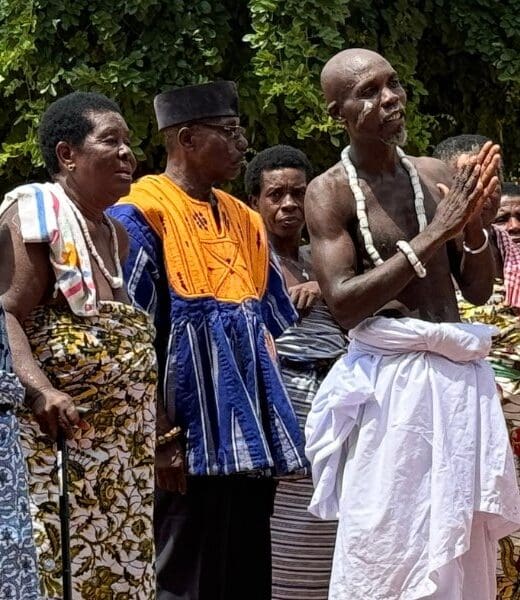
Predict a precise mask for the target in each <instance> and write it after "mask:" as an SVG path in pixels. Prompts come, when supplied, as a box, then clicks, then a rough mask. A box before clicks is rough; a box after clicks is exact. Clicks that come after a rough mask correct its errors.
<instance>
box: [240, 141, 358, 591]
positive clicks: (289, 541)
mask: <svg viewBox="0 0 520 600" xmlns="http://www.w3.org/2000/svg"><path fill="white" fill-rule="evenodd" d="M311 174H312V170H311V165H310V163H309V161H308V159H307V157H306V156H305V154H304V153H303V152H301V151H300V150H297V149H296V148H292V147H291V146H273V147H271V148H267V149H266V150H263V151H262V152H259V153H258V154H257V155H256V156H255V157H254V158H253V160H252V161H251V162H250V163H249V164H248V166H247V170H246V174H245V179H244V182H245V188H246V192H247V194H248V200H249V202H250V204H251V206H253V208H255V209H256V210H258V212H259V213H260V215H261V216H262V219H263V221H264V223H265V226H266V228H267V233H268V235H269V241H270V243H271V247H272V249H273V250H274V253H275V254H276V256H277V257H278V259H279V261H280V264H281V267H282V271H283V274H284V277H285V282H286V283H287V287H288V289H289V294H290V295H291V299H292V301H293V303H294V305H295V306H296V308H297V309H298V312H299V314H300V319H299V321H298V322H297V323H296V324H295V325H293V326H292V327H290V328H289V329H287V330H286V331H285V332H284V333H283V334H282V335H281V336H280V337H279V338H278V339H277V340H276V349H277V351H278V355H279V357H280V361H281V364H282V375H283V381H284V384H285V387H286V388H287V391H288V392H289V396H290V398H291V402H292V404H293V406H294V408H295V410H296V414H297V415H298V420H299V422H300V427H301V429H302V431H303V428H304V426H305V420H306V418H307V414H308V412H309V410H310V407H311V404H312V400H313V398H314V395H315V394H316V391H317V390H318V388H319V386H320V383H321V382H322V381H323V378H324V377H325V375H326V374H327V372H328V370H329V369H330V367H331V366H332V365H333V364H334V362H335V361H336V359H337V358H338V357H339V356H341V355H342V354H343V353H345V351H346V347H347V339H346V335H345V333H344V332H343V331H342V330H341V328H340V327H339V325H338V324H337V323H336V322H335V321H334V319H333V318H332V316H331V314H330V312H329V310H328V309H327V306H326V305H325V303H324V302H323V299H322V295H321V291H320V287H319V285H318V283H317V281H316V279H315V277H314V274H313V271H312V261H311V256H310V252H309V250H310V248H309V246H308V245H307V246H302V245H301V240H302V231H303V228H304V225H305V217H304V213H303V200H304V197H305V190H306V189H307V183H308V182H309V181H310V179H311ZM311 496H312V481H311V479H310V477H307V478H304V479H299V480H295V481H281V482H280V483H279V484H278V487H277V490H276V500H275V507H274V513H273V516H272V518H271V537H272V549H273V592H272V600H326V598H327V595H328V588H329V579H330V570H331V567H332V553H333V550H334V541H335V539H336V529H337V523H336V521H329V522H324V521H321V520H319V519H316V517H314V516H313V515H311V514H310V513H309V512H308V511H307V506H308V504H309V501H310V499H311Z"/></svg>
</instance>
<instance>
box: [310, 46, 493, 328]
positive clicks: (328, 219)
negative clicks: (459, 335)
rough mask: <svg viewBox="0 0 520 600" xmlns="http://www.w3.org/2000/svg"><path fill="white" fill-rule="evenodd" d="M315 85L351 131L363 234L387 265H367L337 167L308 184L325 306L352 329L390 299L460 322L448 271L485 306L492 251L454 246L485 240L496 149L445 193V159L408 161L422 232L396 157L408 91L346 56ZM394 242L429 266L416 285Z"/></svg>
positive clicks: (374, 60) (403, 308) (388, 73)
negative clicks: (418, 193) (423, 219)
mask: <svg viewBox="0 0 520 600" xmlns="http://www.w3.org/2000/svg"><path fill="white" fill-rule="evenodd" d="M321 81H322V87H323V91H324V94H325V98H326V101H327V103H328V107H329V111H330V114H331V115H332V116H333V117H334V118H335V119H338V120H339V121H341V122H342V123H343V125H344V127H345V129H346V130H347V132H348V134H349V137H350V158H351V160H352V163H353V165H354V166H355V168H356V169H357V174H358V178H359V181H360V186H361V190H362V192H363V193H364V195H365V198H366V208H367V213H368V215H369V226H370V231H371V232H372V237H373V240H374V245H375V247H376V248H377V249H378V251H379V253H380V255H381V257H382V259H383V260H384V261H385V262H384V264H383V265H381V266H380V267H378V268H377V269H374V268H373V267H374V265H373V263H372V261H371V260H370V258H369V256H368V254H367V251H366V248H365V244H364V242H363V237H362V235H361V232H360V228H359V226H358V220H357V217H356V201H355V199H354V195H353V193H352V190H351V188H350V186H349V183H348V179H347V177H346V173H345V168H344V166H343V164H342V163H341V161H340V162H339V163H337V164H336V165H335V166H333V167H332V168H331V169H329V170H328V171H326V172H325V173H323V174H322V175H320V176H319V177H317V178H316V179H314V180H313V181H312V182H311V183H310V184H309V186H308V188H307V195H306V201H305V211H306V213H305V214H306V219H307V223H308V227H309V232H310V235H311V239H312V253H313V260H314V263H315V268H316V273H317V276H318V281H319V282H320V285H321V286H322V290H323V293H324V295H325V297H326V298H327V303H328V305H329V307H330V308H331V310H332V312H333V313H334V315H335V317H336V319H337V320H338V321H339V322H340V323H341V324H342V325H343V326H344V327H346V328H349V329H350V328H351V327H353V326H355V325H356V324H358V323H359V322H360V321H361V320H362V319H364V318H365V317H368V316H370V315H373V314H375V313H376V312H378V311H380V310H381V309H382V308H383V307H384V306H385V305H387V304H388V303H392V305H393V306H394V307H395V306H397V304H396V301H397V302H398V303H399V305H398V310H399V311H400V312H401V313H404V314H406V315H408V316H414V317H418V318H421V319H424V320H426V321H433V322H441V321H458V320H459V317H458V311H457V303H456V301H455V292H454V287H453V283H452V280H451V277H450V273H452V274H453V275H454V277H455V279H456V280H457V282H458V284H459V286H460V289H461V291H462V293H463V294H464V297H465V298H466V299H468V300H469V301H471V302H472V303H473V304H482V303H483V302H485V301H486V300H487V298H488V297H489V295H490V293H491V289H492V274H493V258H492V254H491V251H490V250H489V248H486V249H485V250H484V251H483V252H480V253H479V254H471V253H468V252H465V253H464V252H463V251H462V244H461V243H460V242H461V239H463V240H464V242H465V244H466V246H467V247H468V248H470V249H475V248H479V247H481V246H482V244H483V243H484V241H485V238H484V234H483V231H482V222H481V218H480V214H479V210H478V209H479V207H480V206H481V205H482V202H483V200H484V198H485V197H486V196H487V195H489V194H490V192H491V191H492V190H493V189H494V187H495V186H496V185H497V183H498V179H497V178H496V177H495V176H494V175H495V172H496V169H497V168H498V165H499V161H500V156H499V148H498V146H493V145H492V144H487V145H486V146H485V147H484V149H483V151H482V152H481V153H480V155H479V156H478V159H477V160H476V162H475V163H473V164H472V165H469V166H468V167H466V169H464V170H463V171H461V172H460V173H459V174H458V176H457V179H456V181H455V184H454V185H453V186H452V187H451V189H450V191H449V192H448V187H450V186H451V184H452V173H451V172H450V170H449V169H448V168H447V167H446V165H445V164H444V163H443V162H441V161H440V160H436V159H433V158H427V157H410V160H411V162H412V164H413V165H414V166H415V168H416V169H417V172H418V174H419V179H420V182H421V188H422V190H423V193H424V207H425V210H426V216H427V220H428V226H427V227H426V228H425V229H424V231H422V232H421V233H419V230H418V223H417V217H416V211H415V209H414V192H413V189H412V185H411V182H410V176H409V174H408V173H407V171H406V170H405V168H403V166H402V164H401V163H400V160H399V158H398V156H397V153H396V145H398V144H403V143H404V142H405V140H406V130H405V120H404V114H405V105H406V93H405V91H404V89H403V88H402V86H401V84H400V82H399V78H398V76H397V73H396V72H395V70H394V69H393V68H392V66H391V65H390V64H389V63H388V62H387V61H386V60H385V59H384V58H383V57H382V56H379V55H378V54H376V53H375V52H371V51H369V50H358V49H350V50H345V51H343V52H340V53H339V54H337V55H336V56H334V57H333V58H332V59H331V60H330V61H329V62H328V63H327V64H326V66H325V68H324V69H323V72H322V76H321ZM479 174H480V175H479ZM477 175H479V178H478V179H477ZM439 184H440V187H441V188H442V192H440V190H439ZM484 188H485V189H484ZM442 196H444V197H442ZM457 238H460V239H457ZM401 239H405V240H410V245H411V247H412V248H413V250H414V252H415V254H416V255H417V256H418V258H419V259H420V261H421V262H422V263H423V264H424V265H425V266H426V270H427V275H426V277H424V278H422V279H420V278H418V277H417V276H416V273H415V271H414V269H413V268H412V267H411V265H410V262H409V261H408V260H407V258H406V256H405V255H404V254H403V253H402V252H396V247H395V244H396V241H397V240H401Z"/></svg>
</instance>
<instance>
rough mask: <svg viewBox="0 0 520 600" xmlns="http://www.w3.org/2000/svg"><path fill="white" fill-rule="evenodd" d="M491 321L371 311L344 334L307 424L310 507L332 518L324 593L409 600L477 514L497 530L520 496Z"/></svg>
mask: <svg viewBox="0 0 520 600" xmlns="http://www.w3.org/2000/svg"><path fill="white" fill-rule="evenodd" d="M492 333H493V328H491V327H488V326H485V325H478V324H477V325H475V324H460V323H453V324H451V323H443V324H433V323H427V322H424V321H420V320H417V319H387V318H383V317H374V318H371V319H367V320H366V321H364V322H363V323H361V325H359V326H358V327H356V328H355V329H354V330H352V331H351V332H350V335H351V339H352V342H351V344H350V347H349V351H348V354H347V355H346V356H345V357H344V358H341V359H340V360H339V361H338V362H337V363H336V365H335V366H334V367H333V369H332V370H331V371H330V373H329V375H328V376H327V377H326V379H325V381H324V382H323V384H322V386H321V388H320V390H319V391H318V394H317V395H316V397H315V399H314V402H313V406H312V410H311V412H310V414H309V416H308V420H307V426H306V438H307V447H306V451H307V456H308V458H309V460H310V461H311V464H312V474H313V480H314V485H315V493H314V496H313V498H312V501H311V505H310V507H309V510H310V511H311V512H312V513H313V514H315V515H317V516H319V517H321V518H324V519H334V518H339V519H340V524H339V530H338V538H337V542H336V551H335V556H334V568H333V573H332V577H331V594H330V598H338V599H342V600H343V599H344V600H368V599H370V600H414V599H417V598H423V597H425V596H428V595H430V594H432V593H434V592H435V590H436V587H437V586H436V582H437V579H438V577H437V574H438V570H439V568H441V567H443V566H445V565H448V563H450V561H452V560H454V559H455V558H457V557H459V556H461V555H462V554H463V553H464V552H465V551H466V550H467V549H468V546H469V539H470V533H471V525H472V521H473V515H474V513H475V512H477V511H481V512H483V513H488V515H487V516H488V518H487V522H486V526H487V528H488V530H489V533H490V536H491V537H494V538H496V539H498V538H500V537H502V536H504V535H507V534H509V533H511V532H512V531H515V530H516V529H518V528H519V525H520V496H519V492H518V486H517V482H516V475H515V469H514V464H513V456H512V451H511V447H510V444H509V440H508V435H507V431H506V426H505V422H504V417H503V414H502V409H501V407H500V401H499V398H498V397H497V395H496V387H495V383H494V376H493V372H492V370H491V368H490V367H489V365H488V364H487V363H486V362H485V360H483V359H484V357H485V356H486V355H487V353H488V352H489V349H490V347H491V334H492Z"/></svg>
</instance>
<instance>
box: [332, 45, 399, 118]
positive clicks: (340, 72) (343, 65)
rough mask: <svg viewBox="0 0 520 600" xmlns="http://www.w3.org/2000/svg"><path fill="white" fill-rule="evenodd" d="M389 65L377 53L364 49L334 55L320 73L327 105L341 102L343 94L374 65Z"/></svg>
mask: <svg viewBox="0 0 520 600" xmlns="http://www.w3.org/2000/svg"><path fill="white" fill-rule="evenodd" d="M378 64H379V65H380V64H384V65H386V66H390V63H389V62H388V61H387V60H386V59H385V58H383V57H382V56H381V55H380V54H378V53H377V52H373V51H372V50H367V49H365V48H348V49H347V50H342V51H341V52H338V53H337V54H336V55H334V56H333V57H332V58H331V59H330V60H329V61H328V62H327V64H326V65H325V66H324V67H323V70H322V72H321V89H322V90H323V93H324V95H325V99H326V101H327V104H328V105H329V107H330V105H331V104H332V103H334V102H341V101H342V100H343V98H344V97H345V92H347V91H348V90H349V89H351V88H352V87H353V86H354V85H355V84H356V82H357V80H358V79H359V78H360V77H361V76H362V75H364V74H365V73H367V72H368V71H369V70H370V69H371V68H372V67H374V66H375V65H378Z"/></svg>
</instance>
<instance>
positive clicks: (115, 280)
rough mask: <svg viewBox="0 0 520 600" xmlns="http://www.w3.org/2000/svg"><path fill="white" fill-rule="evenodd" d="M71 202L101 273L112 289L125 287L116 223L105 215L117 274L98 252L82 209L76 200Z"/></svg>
mask: <svg viewBox="0 0 520 600" xmlns="http://www.w3.org/2000/svg"><path fill="white" fill-rule="evenodd" d="M69 204H70V207H71V209H72V211H73V212H74V214H75V215H76V219H77V220H78V223H79V226H80V227H81V231H82V232H83V236H84V238H85V243H86V244H87V246H88V249H89V250H90V253H91V255H92V257H93V258H94V260H95V261H96V262H97V264H98V267H99V270H100V271H101V273H103V275H104V276H105V278H106V280H107V281H108V283H109V284H110V287H111V288H112V289H114V290H116V289H119V288H122V287H123V269H122V268H121V261H120V260H119V244H118V242H117V232H116V228H115V227H114V224H113V223H112V221H111V220H110V219H109V218H108V217H107V216H105V215H103V220H104V222H105V223H106V224H107V226H108V229H109V230H110V238H111V241H112V248H113V250H114V263H115V265H116V274H115V276H114V275H112V274H111V273H110V271H109V270H108V269H107V268H106V266H105V261H104V260H103V259H102V258H101V256H100V254H99V253H98V251H97V249H96V246H95V245H94V242H93V241H92V238H91V237H90V232H89V230H88V225H87V223H86V221H85V219H84V218H83V215H82V214H81V211H80V210H79V209H78V207H77V206H76V205H75V204H74V202H72V201H70V202H69Z"/></svg>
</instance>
